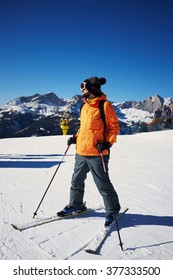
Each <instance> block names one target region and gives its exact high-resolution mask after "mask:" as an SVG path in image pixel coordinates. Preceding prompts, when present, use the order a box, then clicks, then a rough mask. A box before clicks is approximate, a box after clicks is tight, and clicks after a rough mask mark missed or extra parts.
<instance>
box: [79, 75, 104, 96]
mask: <svg viewBox="0 0 173 280" xmlns="http://www.w3.org/2000/svg"><path fill="white" fill-rule="evenodd" d="M84 82H85V83H87V87H86V88H87V89H88V90H89V91H90V92H91V93H92V94H93V95H94V96H96V97H97V96H101V95H102V91H101V85H104V84H106V79H105V78H103V77H101V78H98V77H91V78H89V79H86V80H85V81H84Z"/></svg>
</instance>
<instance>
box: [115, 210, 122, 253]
mask: <svg viewBox="0 0 173 280" xmlns="http://www.w3.org/2000/svg"><path fill="white" fill-rule="evenodd" d="M115 222H116V227H117V233H118V238H119V242H120V244H119V245H120V247H121V250H122V251H123V242H122V240H121V236H120V230H119V226H118V221H117V217H116V215H115Z"/></svg>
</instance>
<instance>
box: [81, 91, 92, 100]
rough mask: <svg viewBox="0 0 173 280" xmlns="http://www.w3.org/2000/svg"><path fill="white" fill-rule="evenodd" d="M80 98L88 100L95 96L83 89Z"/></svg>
mask: <svg viewBox="0 0 173 280" xmlns="http://www.w3.org/2000/svg"><path fill="white" fill-rule="evenodd" d="M82 96H83V97H84V98H88V99H92V98H95V96H94V95H93V94H92V93H91V92H90V91H89V90H88V89H83V90H82Z"/></svg>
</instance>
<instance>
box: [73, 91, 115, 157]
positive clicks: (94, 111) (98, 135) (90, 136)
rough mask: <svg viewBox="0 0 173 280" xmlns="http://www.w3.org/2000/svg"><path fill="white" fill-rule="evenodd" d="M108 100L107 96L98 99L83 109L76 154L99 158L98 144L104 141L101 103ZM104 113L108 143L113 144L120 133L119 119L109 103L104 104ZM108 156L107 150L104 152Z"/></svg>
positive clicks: (86, 103)
mask: <svg viewBox="0 0 173 280" xmlns="http://www.w3.org/2000/svg"><path fill="white" fill-rule="evenodd" d="M102 99H104V100H106V95H105V94H102V96H101V97H96V98H94V99H92V100H91V102H88V101H87V100H85V101H84V102H85V104H84V106H83V107H82V110H81V115H80V128H79V130H78V132H77V134H76V137H77V141H76V152H77V154H79V155H82V156H99V155H100V154H99V152H98V150H97V142H98V141H99V140H101V141H103V140H104V124H103V121H102V119H101V117H100V110H99V101H100V100H102ZM104 113H105V118H106V126H107V131H106V139H105V141H106V142H110V143H111V144H113V143H114V142H115V140H116V136H117V134H118V132H119V124H118V118H117V116H116V113H115V110H114V108H113V106H112V104H111V103H110V102H109V101H106V102H105V103H104ZM106 154H108V151H107V150H104V151H103V155H106Z"/></svg>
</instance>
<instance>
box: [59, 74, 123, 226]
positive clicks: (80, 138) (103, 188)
mask: <svg viewBox="0 0 173 280" xmlns="http://www.w3.org/2000/svg"><path fill="white" fill-rule="evenodd" d="M105 83H106V79H105V78H98V77H91V78H89V79H86V80H85V81H84V82H83V83H82V84H81V87H80V89H81V91H82V95H83V97H84V106H83V107H82V109H81V115H80V128H79V130H78V132H77V134H76V135H73V137H70V138H69V139H68V141H67V145H68V146H70V145H71V144H76V156H75V167H74V173H73V175H72V181H71V188H70V202H69V205H67V206H66V207H65V208H64V209H63V210H62V211H60V212H58V213H57V215H58V216H66V215H69V214H71V213H74V212H83V211H85V210H86V209H87V208H86V206H85V204H84V203H83V197H84V188H85V179H86V177H87V173H88V172H89V171H91V174H92V176H93V179H94V182H95V184H96V186H97V188H98V190H99V192H100V194H101V196H102V198H103V202H104V206H105V211H106V218H105V227H107V226H108V225H110V224H111V223H112V222H113V221H114V220H115V215H116V214H117V213H118V212H119V211H120V204H119V198H118V195H117V193H116V191H115V189H114V187H113V185H112V183H111V181H110V179H109V174H108V161H109V155H108V150H109V149H110V147H111V146H112V145H113V144H114V142H115V141H116V137H117V134H118V133H119V124H118V118H117V116H116V113H115V110H114V108H113V106H112V104H111V103H110V102H109V101H107V96H106V95H105V94H104V93H103V92H102V91H101V85H103V84H105ZM100 100H105V102H104V114H105V121H106V131H105V127H104V123H103V121H102V119H101V117H100V110H99V102H100ZM103 159H104V161H103ZM104 168H105V169H106V170H105V169H104Z"/></svg>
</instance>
